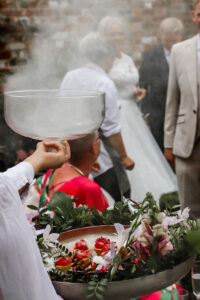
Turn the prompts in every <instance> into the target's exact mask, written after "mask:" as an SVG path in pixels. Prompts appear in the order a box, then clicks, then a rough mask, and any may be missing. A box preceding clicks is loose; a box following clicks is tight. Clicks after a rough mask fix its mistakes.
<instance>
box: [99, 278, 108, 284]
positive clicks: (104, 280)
mask: <svg viewBox="0 0 200 300" xmlns="http://www.w3.org/2000/svg"><path fill="white" fill-rule="evenodd" d="M107 284H108V279H107V278H104V279H102V280H101V282H100V285H107Z"/></svg>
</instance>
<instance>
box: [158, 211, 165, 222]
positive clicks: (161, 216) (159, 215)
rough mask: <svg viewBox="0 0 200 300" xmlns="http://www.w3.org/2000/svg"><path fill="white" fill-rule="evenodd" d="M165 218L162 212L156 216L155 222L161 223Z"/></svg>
mask: <svg viewBox="0 0 200 300" xmlns="http://www.w3.org/2000/svg"><path fill="white" fill-rule="evenodd" d="M165 218H166V214H165V213H164V212H160V213H159V214H158V215H157V221H158V223H162V222H163V221H164V219H165Z"/></svg>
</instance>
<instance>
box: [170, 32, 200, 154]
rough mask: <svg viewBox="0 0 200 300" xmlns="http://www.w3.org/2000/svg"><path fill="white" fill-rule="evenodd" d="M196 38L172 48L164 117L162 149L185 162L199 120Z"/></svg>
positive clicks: (190, 150) (192, 143)
mask: <svg viewBox="0 0 200 300" xmlns="http://www.w3.org/2000/svg"><path fill="white" fill-rule="evenodd" d="M197 112H198V80H197V36H195V37H193V38H191V39H188V40H186V41H183V42H181V43H178V44H176V45H174V46H173V48H172V53H171V59H170V73H169V83H168V93H167V103H166V114H165V148H173V153H174V155H176V156H179V157H183V158H188V157H189V156H190V155H191V153H192V150H193V146H194V142H195V138H196V128H197V117H198V113H197Z"/></svg>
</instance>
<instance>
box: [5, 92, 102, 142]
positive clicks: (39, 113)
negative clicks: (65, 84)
mask: <svg viewBox="0 0 200 300" xmlns="http://www.w3.org/2000/svg"><path fill="white" fill-rule="evenodd" d="M4 114H5V120H6V122H7V124H8V126H9V127H10V128H11V129H12V130H14V131H15V132H17V133H19V134H21V135H23V136H26V137H31V138H33V139H38V140H47V139H53V140H67V139H72V138H78V137H80V136H83V135H85V134H88V133H91V132H94V131H95V130H97V129H98V128H99V127H100V125H101V123H102V122H103V119H104V116H105V95H104V93H100V92H97V91H86V90H23V91H8V92H5V103H4Z"/></svg>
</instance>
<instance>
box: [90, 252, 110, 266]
mask: <svg viewBox="0 0 200 300" xmlns="http://www.w3.org/2000/svg"><path fill="white" fill-rule="evenodd" d="M92 260H93V262H94V263H95V264H97V265H100V266H103V267H106V266H107V262H106V261H105V259H104V258H103V257H102V256H98V255H95V256H93V259H92Z"/></svg>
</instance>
